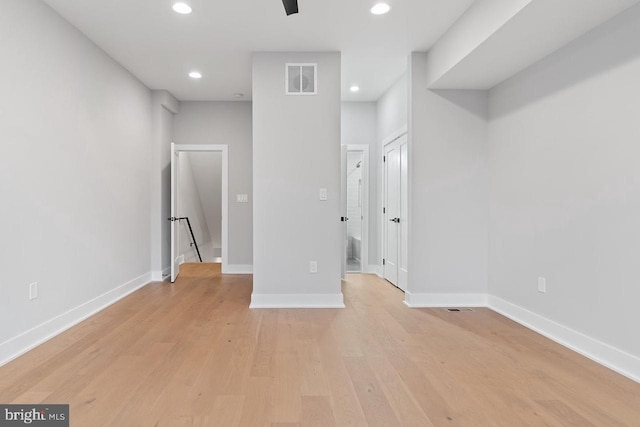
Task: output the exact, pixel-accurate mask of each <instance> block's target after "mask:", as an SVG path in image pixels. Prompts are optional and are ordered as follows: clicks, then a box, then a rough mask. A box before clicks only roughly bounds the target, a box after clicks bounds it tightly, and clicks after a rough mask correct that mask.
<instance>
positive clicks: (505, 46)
mask: <svg viewBox="0 0 640 427" xmlns="http://www.w3.org/2000/svg"><path fill="white" fill-rule="evenodd" d="M480 1H487V0H480ZM504 1H512V0H504ZM638 2H639V0H561V1H560V0H533V1H529V3H528V4H527V5H526V6H525V7H523V8H522V9H521V10H520V11H519V12H518V13H516V14H515V15H514V16H513V17H510V18H509V19H508V20H507V22H505V23H503V25H502V26H501V27H500V28H498V29H497V31H495V32H494V33H493V34H491V35H490V37H488V38H486V40H476V44H477V46H476V48H475V49H474V50H473V51H472V52H471V53H469V54H468V55H467V56H466V57H465V58H463V59H462V60H460V61H459V62H458V63H457V64H456V65H455V66H453V67H452V68H451V69H450V70H448V71H447V72H446V73H445V74H444V75H442V76H439V79H438V80H437V81H436V82H434V83H432V84H431V85H430V86H429V87H431V88H438V89H450V88H455V89H490V88H492V87H493V86H495V85H497V84H498V83H501V82H502V81H504V80H506V79H508V78H509V77H511V76H513V75H514V74H517V73H518V72H520V71H522V70H524V69H525V68H527V67H529V66H530V65H532V64H534V63H536V62H538V61H539V60H541V59H542V58H544V57H545V56H547V55H549V54H550V53H552V52H554V51H556V50H557V49H559V48H561V47H563V46H565V45H566V44H567V43H569V42H571V41H573V40H575V39H576V38H578V37H580V36H581V35H583V34H584V33H586V32H587V31H589V30H591V29H593V28H594V27H597V26H598V25H601V24H602V23H604V22H605V21H607V20H609V19H611V18H613V17H614V16H615V15H617V14H619V13H621V12H623V11H624V10H625V9H627V8H629V7H631V6H633V5H634V4H637V3H638ZM476 5H479V3H476ZM469 12H472V10H471V9H470V10H469ZM468 15H469V13H467V14H466V16H468ZM461 30H463V31H464V30H465V29H464V28H463V29H461ZM467 30H468V29H467ZM467 32H468V31H467Z"/></svg>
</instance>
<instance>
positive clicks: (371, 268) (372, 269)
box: [364, 264, 382, 277]
mask: <svg viewBox="0 0 640 427" xmlns="http://www.w3.org/2000/svg"><path fill="white" fill-rule="evenodd" d="M364 272H365V274H375V275H376V276H378V277H382V267H381V266H379V265H375V264H369V265H367V266H365V269H364Z"/></svg>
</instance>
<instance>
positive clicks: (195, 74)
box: [189, 71, 202, 79]
mask: <svg viewBox="0 0 640 427" xmlns="http://www.w3.org/2000/svg"><path fill="white" fill-rule="evenodd" d="M189 77H191V78H192V79H201V78H202V74H201V73H200V72H199V71H192V72H190V73H189Z"/></svg>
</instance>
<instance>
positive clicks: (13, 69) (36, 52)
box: [0, 0, 151, 362]
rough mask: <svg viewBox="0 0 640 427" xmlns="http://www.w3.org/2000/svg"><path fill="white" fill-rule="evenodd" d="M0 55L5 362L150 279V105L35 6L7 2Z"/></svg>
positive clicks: (113, 67)
mask: <svg viewBox="0 0 640 427" xmlns="http://www.w3.org/2000/svg"><path fill="white" fill-rule="evenodd" d="M0 51H1V52H2V78H1V79H0V93H1V94H2V97H1V100H0V102H1V104H0V129H2V140H3V142H2V155H0V183H1V184H0V198H1V199H2V206H3V209H0V220H1V221H2V223H3V224H4V226H5V230H4V231H3V234H2V239H0V271H2V275H1V277H0V295H2V297H1V298H0V362H1V361H2V360H4V359H6V358H8V357H11V355H14V354H15V353H16V352H19V351H23V350H24V349H25V347H29V346H31V345H33V344H35V343H36V342H38V341H39V340H41V339H44V338H45V337H46V336H48V335H50V334H53V333H55V332H56V331H58V330H59V329H60V328H63V327H66V326H68V323H67V322H69V321H76V320H78V318H77V317H78V316H83V315H86V314H87V313H88V312H91V310H93V309H95V308H96V307H95V304H104V303H107V302H109V301H112V299H113V298H114V297H117V296H121V295H122V292H124V291H123V289H126V290H130V289H132V288H129V287H125V288H123V289H119V290H115V288H117V287H119V286H121V285H124V284H125V283H128V282H130V281H131V282H130V283H129V285H130V286H134V285H135V286H138V285H140V284H144V283H145V282H146V281H147V280H148V279H149V278H150V276H149V274H148V273H149V270H150V244H149V243H150V241H151V238H150V226H149V218H150V217H151V215H150V197H149V193H150V164H149V158H150V154H151V150H150V149H151V145H150V138H151V137H150V131H151V126H150V124H151V97H150V92H149V90H148V89H147V88H146V87H145V86H143V85H142V84H141V83H140V82H139V81H138V80H136V79H135V78H134V77H132V76H131V75H130V74H129V73H128V72H127V71H126V70H124V69H123V68H122V67H121V66H120V65H118V64H117V63H116V62H115V61H113V60H112V59H111V58H110V57H109V56H107V55H106V54H105V53H104V52H103V51H102V50H100V49H99V48H98V47H97V46H95V45H94V44H93V43H91V42H90V41H89V40H88V39H87V38H86V37H85V36H83V35H82V34H81V33H80V32H79V31H77V30H76V29H75V28H74V27H72V26H71V25H69V24H68V23H67V22H66V21H65V20H63V19H62V18H60V16H59V15H57V14H56V13H54V12H53V11H52V10H51V9H50V8H49V7H47V6H46V5H44V3H42V2H40V1H35V0H20V1H6V2H3V4H2V13H1V14H0ZM31 282H38V284H39V296H38V298H37V299H35V300H33V301H29V299H28V295H29V294H28V284H29V283H31ZM110 291H114V292H113V293H112V294H107V295H106V296H104V294H105V293H107V292H110ZM101 296H102V297H101ZM96 298H97V299H96ZM96 301H97V302H96ZM85 303H86V304H88V305H85V306H83V307H85V308H84V309H83V308H78V307H79V306H81V305H83V304H85ZM92 304H93V305H92ZM87 307H89V308H87ZM74 309H77V310H75V311H69V310H74ZM78 313H79V314H78ZM44 322H49V323H47V324H46V325H43V323H44ZM39 325H41V326H40V327H39ZM32 328H36V329H32ZM23 333H25V334H24V335H20V334H23ZM19 335H20V336H19ZM12 338H15V339H13V340H12ZM7 340H10V341H7Z"/></svg>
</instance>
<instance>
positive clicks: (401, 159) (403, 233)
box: [382, 133, 409, 292]
mask: <svg viewBox="0 0 640 427" xmlns="http://www.w3.org/2000/svg"><path fill="white" fill-rule="evenodd" d="M407 141H408V139H407V135H406V133H405V134H403V135H401V136H399V137H398V138H396V139H394V140H392V141H391V142H389V143H388V144H386V145H385V146H384V154H383V156H384V157H383V171H384V175H383V191H384V197H383V220H382V222H383V241H384V243H383V250H384V258H383V265H382V268H383V277H384V278H385V279H386V280H388V281H389V282H391V283H392V284H393V285H395V286H397V287H398V288H400V289H402V290H403V291H405V292H406V290H407V275H408V274H407V261H408V259H407V258H408V257H407V254H408V249H409V245H408V237H409V236H408V231H409V228H408V215H407V212H408V195H409V192H408V166H409V165H408V160H409V156H408V148H409V146H408V144H407Z"/></svg>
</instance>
